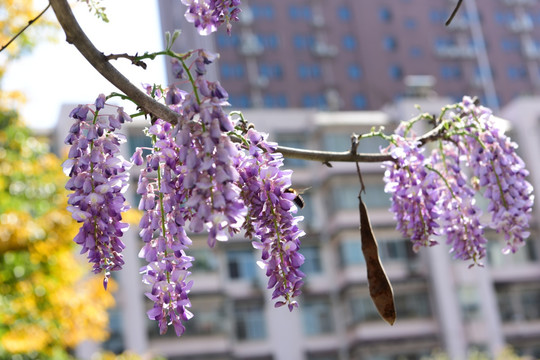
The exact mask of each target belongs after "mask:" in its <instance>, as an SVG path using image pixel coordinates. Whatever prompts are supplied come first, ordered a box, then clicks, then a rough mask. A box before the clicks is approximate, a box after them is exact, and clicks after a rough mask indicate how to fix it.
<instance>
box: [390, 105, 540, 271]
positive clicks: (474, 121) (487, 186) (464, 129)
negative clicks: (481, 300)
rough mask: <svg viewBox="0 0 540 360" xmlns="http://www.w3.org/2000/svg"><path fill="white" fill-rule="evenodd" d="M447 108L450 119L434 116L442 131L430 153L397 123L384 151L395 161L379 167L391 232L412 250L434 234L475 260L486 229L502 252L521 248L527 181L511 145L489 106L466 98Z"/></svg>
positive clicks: (479, 255) (527, 212)
mask: <svg viewBox="0 0 540 360" xmlns="http://www.w3.org/2000/svg"><path fill="white" fill-rule="evenodd" d="M452 110H453V111H452V112H451V114H450V116H449V117H447V118H443V119H439V122H443V123H440V124H439V126H440V125H445V128H446V131H445V133H444V135H440V139H439V142H440V144H439V147H436V148H435V149H434V150H433V151H432V153H431V154H430V156H429V157H426V156H424V152H423V150H422V149H421V147H420V143H419V142H418V141H415V136H414V134H407V135H408V136H409V137H407V138H406V137H404V136H405V135H406V134H404V129H406V128H408V127H407V126H406V125H402V126H400V127H399V128H398V130H397V132H396V134H395V135H394V136H392V138H391V139H392V145H390V146H389V147H388V148H387V149H385V150H384V151H385V152H387V153H390V154H391V155H392V157H393V158H394V159H395V161H393V162H387V163H385V164H384V166H385V167H386V172H385V177H384V181H385V182H386V188H385V190H386V191H387V192H389V193H391V194H392V207H391V211H393V212H394V216H395V218H396V220H397V223H398V224H397V229H398V230H399V231H400V232H401V233H402V234H403V236H406V237H409V238H410V239H411V240H412V242H413V244H414V245H413V248H414V249H415V250H418V249H419V248H420V246H426V245H432V244H434V241H433V240H430V239H431V238H432V237H434V236H437V235H440V236H442V237H446V242H447V243H448V244H450V245H451V246H452V248H451V252H453V253H454V257H455V258H458V259H462V260H472V261H473V264H480V263H479V260H480V259H482V258H483V257H485V255H486V249H485V246H486V243H487V240H486V238H485V236H484V229H485V228H486V227H489V228H492V229H494V230H495V231H497V232H498V233H503V234H504V236H505V240H506V244H507V245H506V247H505V249H504V250H503V252H504V253H509V252H515V251H517V249H518V248H519V247H521V246H523V244H524V240H525V238H527V237H528V236H529V232H528V230H527V229H528V227H529V220H530V213H531V211H532V205H533V199H534V198H533V195H532V186H531V185H530V184H529V182H528V181H527V180H526V178H527V176H528V174H529V173H528V171H527V170H526V169H525V164H524V163H523V160H522V159H521V158H520V157H519V156H518V155H517V153H516V148H517V145H516V144H515V143H513V142H511V141H510V139H509V138H508V137H507V136H506V135H505V134H504V132H503V130H502V129H501V128H500V127H498V124H497V123H496V122H495V121H494V119H493V117H492V116H491V111H490V110H489V109H487V108H484V107H481V106H477V105H475V104H474V102H473V101H472V99H471V98H469V97H464V98H463V101H462V102H461V103H459V104H457V106H454V107H453V108H452ZM456 111H457V112H458V113H456ZM441 128H442V127H441ZM464 169H467V170H464ZM478 192H480V193H481V194H482V195H483V196H484V197H485V198H486V199H488V200H489V205H488V208H487V211H488V212H489V213H490V214H491V222H490V223H488V224H484V223H483V222H482V216H481V215H482V212H481V210H480V208H479V207H478V205H477V204H476V200H475V194H477V193H478Z"/></svg>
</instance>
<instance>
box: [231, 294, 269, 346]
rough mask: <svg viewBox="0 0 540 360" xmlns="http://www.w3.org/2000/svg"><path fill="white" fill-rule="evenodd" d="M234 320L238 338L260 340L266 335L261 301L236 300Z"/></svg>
mask: <svg viewBox="0 0 540 360" xmlns="http://www.w3.org/2000/svg"><path fill="white" fill-rule="evenodd" d="M234 320H235V334H236V338H237V339H238V340H260V339H264V338H265V337H266V322H265V320H264V312H263V304H262V302H259V301H241V302H237V303H236V304H235V306H234Z"/></svg>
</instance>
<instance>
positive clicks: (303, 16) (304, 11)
mask: <svg viewBox="0 0 540 360" xmlns="http://www.w3.org/2000/svg"><path fill="white" fill-rule="evenodd" d="M289 17H290V18H291V20H306V21H310V20H311V19H312V18H313V15H312V11H311V6H309V5H290V6H289Z"/></svg>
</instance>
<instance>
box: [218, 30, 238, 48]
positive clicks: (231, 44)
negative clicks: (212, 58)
mask: <svg viewBox="0 0 540 360" xmlns="http://www.w3.org/2000/svg"><path fill="white" fill-rule="evenodd" d="M216 42H217V45H218V48H220V49H229V48H237V47H238V45H240V37H239V36H238V34H231V35H227V34H225V33H221V32H220V33H217V35H216Z"/></svg>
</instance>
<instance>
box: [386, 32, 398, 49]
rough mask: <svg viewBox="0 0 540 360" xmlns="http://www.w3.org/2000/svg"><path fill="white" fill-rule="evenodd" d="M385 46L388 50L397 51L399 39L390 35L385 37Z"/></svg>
mask: <svg viewBox="0 0 540 360" xmlns="http://www.w3.org/2000/svg"><path fill="white" fill-rule="evenodd" d="M383 47H384V49H385V50H386V51H395V50H396V49H397V40H396V38H395V37H393V36H391V35H389V36H385V37H384V38H383Z"/></svg>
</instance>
